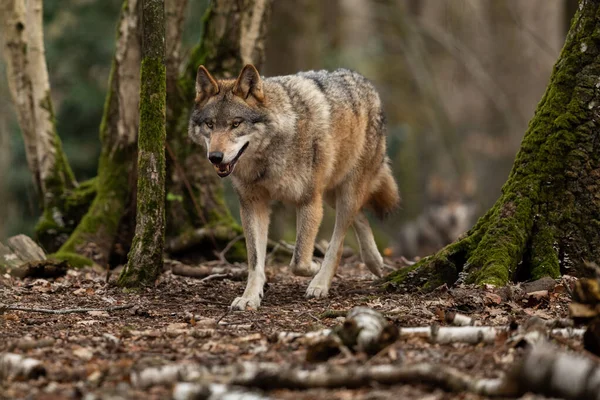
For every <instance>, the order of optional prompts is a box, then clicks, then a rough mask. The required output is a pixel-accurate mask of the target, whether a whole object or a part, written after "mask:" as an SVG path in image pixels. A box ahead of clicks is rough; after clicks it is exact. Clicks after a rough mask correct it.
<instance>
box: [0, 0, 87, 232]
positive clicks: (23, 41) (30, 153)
mask: <svg viewBox="0 0 600 400" xmlns="http://www.w3.org/2000/svg"><path fill="white" fill-rule="evenodd" d="M0 12H1V13H2V15H3V18H2V31H3V32H2V36H3V39H4V43H3V47H4V58H5V60H6V72H7V77H8V82H9V91H10V93H11V97H12V99H13V103H14V104H15V108H16V112H17V119H18V121H19V125H20V127H21V132H22V134H23V140H24V142H25V150H26V151H25V154H26V157H27V163H28V166H29V169H30V171H31V172H32V175H33V180H34V186H35V188H36V192H37V193H38V195H39V198H40V203H41V205H42V207H43V216H42V219H41V221H40V224H43V225H45V226H48V227H52V229H55V230H61V229H62V228H63V227H64V226H65V224H67V223H68V222H67V221H65V220H64V214H63V212H62V210H63V206H64V203H65V196H66V194H67V192H69V191H71V190H73V189H74V188H75V187H76V186H77V183H76V181H75V177H74V176H73V172H72V171H71V168H70V166H69V163H68V162H67V159H66V156H65V154H64V152H63V150H62V144H61V141H60V138H59V137H58V134H57V133H56V127H55V121H54V112H53V109H52V100H51V98H50V82H49V79H48V68H47V66H46V57H45V50H44V35H43V19H42V0H29V1H28V2H27V4H26V2H25V0H2V1H1V2H0Z"/></svg>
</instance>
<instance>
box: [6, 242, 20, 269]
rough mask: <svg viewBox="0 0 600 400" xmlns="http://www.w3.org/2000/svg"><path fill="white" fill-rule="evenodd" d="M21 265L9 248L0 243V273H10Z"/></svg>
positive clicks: (17, 257)
mask: <svg viewBox="0 0 600 400" xmlns="http://www.w3.org/2000/svg"><path fill="white" fill-rule="evenodd" d="M21 264H23V260H21V259H20V258H19V256H17V255H16V254H15V253H13V251H12V250H11V249H10V248H9V247H7V246H5V245H3V244H2V243H0V272H4V271H6V270H8V271H11V270H12V269H13V268H17V267H18V266H19V265H21Z"/></svg>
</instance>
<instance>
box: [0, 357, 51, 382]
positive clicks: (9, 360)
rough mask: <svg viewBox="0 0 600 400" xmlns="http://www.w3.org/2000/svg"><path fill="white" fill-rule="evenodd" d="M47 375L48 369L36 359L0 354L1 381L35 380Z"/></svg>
mask: <svg viewBox="0 0 600 400" xmlns="http://www.w3.org/2000/svg"><path fill="white" fill-rule="evenodd" d="M43 375H46V368H45V367H44V366H43V365H42V363H41V362H40V361H38V360H36V359H34V358H26V357H23V356H22V355H20V354H14V353H2V354H0V381H2V380H13V379H19V380H22V379H35V378H37V377H39V376H43Z"/></svg>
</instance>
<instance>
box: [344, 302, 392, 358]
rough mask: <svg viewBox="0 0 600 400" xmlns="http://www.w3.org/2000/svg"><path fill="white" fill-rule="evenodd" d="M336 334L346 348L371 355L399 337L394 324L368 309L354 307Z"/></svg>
mask: <svg viewBox="0 0 600 400" xmlns="http://www.w3.org/2000/svg"><path fill="white" fill-rule="evenodd" d="M335 333H336V335H337V336H339V337H340V339H341V340H342V343H343V344H344V345H345V346H346V347H348V348H350V349H353V350H357V351H364V352H366V353H368V354H371V355H373V354H376V353H378V352H379V351H381V350H382V349H383V348H385V347H387V346H389V345H390V344H392V343H394V342H395V341H396V340H397V339H398V336H399V333H398V328H397V327H396V326H395V325H394V324H392V323H390V322H388V320H386V319H385V318H384V316H383V315H381V314H380V313H379V312H377V311H375V310H373V309H371V308H368V307H354V308H353V309H352V310H350V311H349V312H348V315H347V316H346V320H345V321H344V323H343V324H342V326H341V327H338V328H336V329H335Z"/></svg>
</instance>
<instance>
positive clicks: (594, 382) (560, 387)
mask: <svg viewBox="0 0 600 400" xmlns="http://www.w3.org/2000/svg"><path fill="white" fill-rule="evenodd" d="M507 382H510V383H511V384H513V385H514V386H515V387H516V388H517V390H516V392H517V393H518V394H523V393H526V392H532V393H538V394H543V395H546V396H549V397H559V398H564V399H567V400H578V399H590V400H597V399H600V364H599V363H598V362H597V360H595V359H592V358H590V357H585V356H583V355H581V354H575V353H567V352H565V351H562V350H560V349H558V348H556V347H554V346H551V345H549V344H544V345H539V346H535V347H533V349H532V350H531V351H530V352H529V353H528V354H527V355H526V356H525V358H524V360H523V361H522V362H521V363H519V364H518V365H517V367H516V368H515V369H514V371H513V372H512V373H511V374H510V375H509V380H508V381H507Z"/></svg>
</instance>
